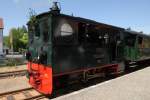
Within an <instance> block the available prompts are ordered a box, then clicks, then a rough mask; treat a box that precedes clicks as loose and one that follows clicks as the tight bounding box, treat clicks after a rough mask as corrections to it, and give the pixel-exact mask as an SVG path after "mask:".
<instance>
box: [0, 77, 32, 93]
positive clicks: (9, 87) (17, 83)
mask: <svg viewBox="0 0 150 100" xmlns="http://www.w3.org/2000/svg"><path fill="white" fill-rule="evenodd" d="M27 87H30V85H29V84H28V80H27V78H26V77H25V76H24V77H16V78H8V79H0V93H4V92H8V91H14V90H19V89H24V88H27Z"/></svg>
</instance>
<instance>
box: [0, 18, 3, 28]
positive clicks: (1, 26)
mask: <svg viewBox="0 0 150 100" xmlns="http://www.w3.org/2000/svg"><path fill="white" fill-rule="evenodd" d="M3 28H4V24H3V19H2V18H0V29H3Z"/></svg>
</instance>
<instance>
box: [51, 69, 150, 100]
mask: <svg viewBox="0 0 150 100" xmlns="http://www.w3.org/2000/svg"><path fill="white" fill-rule="evenodd" d="M149 94H150V67H147V68H144V69H141V70H139V71H136V72H133V73H130V74H126V75H124V76H121V77H118V78H116V79H112V80H109V81H105V82H103V83H100V84H98V85H94V86H91V87H88V88H85V89H82V90H79V91H75V92H73V93H70V94H67V95H64V96H60V97H57V98H54V99H52V100H150V95H149Z"/></svg>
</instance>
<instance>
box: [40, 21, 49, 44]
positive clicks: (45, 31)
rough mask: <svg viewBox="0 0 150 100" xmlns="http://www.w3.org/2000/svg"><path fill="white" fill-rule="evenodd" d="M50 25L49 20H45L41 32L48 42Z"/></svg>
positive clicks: (44, 39)
mask: <svg viewBox="0 0 150 100" xmlns="http://www.w3.org/2000/svg"><path fill="white" fill-rule="evenodd" d="M48 30H49V26H48V21H47V20H43V21H42V23H41V33H42V34H43V41H45V42H47V41H48V39H49V31H48Z"/></svg>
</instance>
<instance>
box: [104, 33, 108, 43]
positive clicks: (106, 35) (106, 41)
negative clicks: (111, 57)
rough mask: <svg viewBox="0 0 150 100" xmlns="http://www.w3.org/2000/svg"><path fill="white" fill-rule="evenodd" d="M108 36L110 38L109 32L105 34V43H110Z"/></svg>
mask: <svg viewBox="0 0 150 100" xmlns="http://www.w3.org/2000/svg"><path fill="white" fill-rule="evenodd" d="M108 38H109V36H108V34H105V35H104V39H105V43H108Z"/></svg>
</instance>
